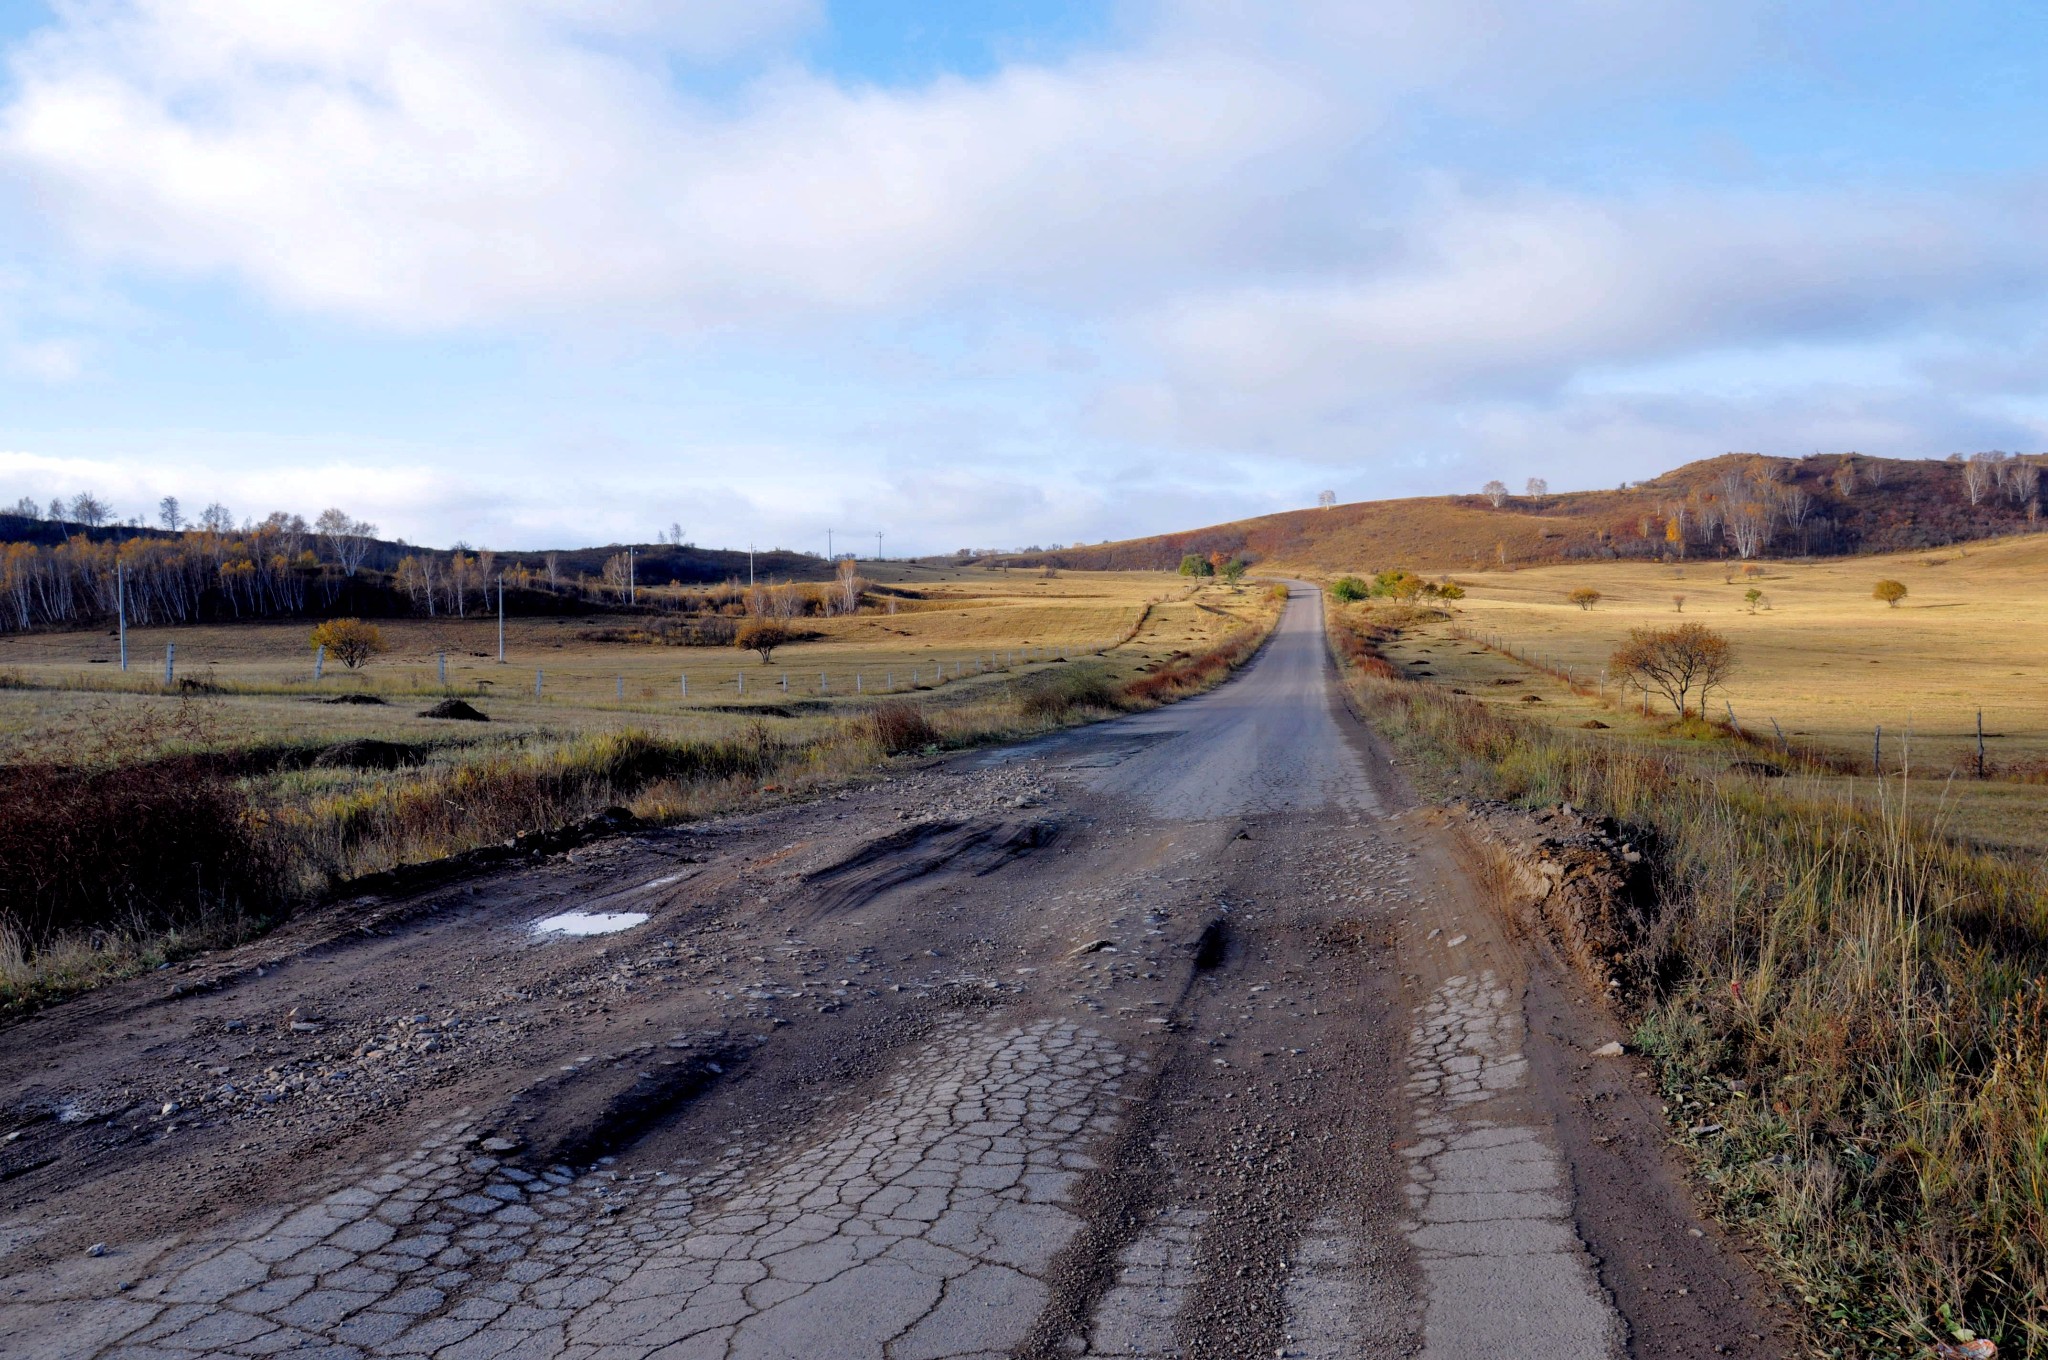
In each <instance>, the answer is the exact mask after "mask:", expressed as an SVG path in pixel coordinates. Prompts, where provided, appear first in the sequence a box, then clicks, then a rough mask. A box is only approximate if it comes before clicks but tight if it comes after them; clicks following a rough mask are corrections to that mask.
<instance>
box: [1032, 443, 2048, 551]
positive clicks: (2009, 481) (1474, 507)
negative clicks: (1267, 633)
mask: <svg viewBox="0 0 2048 1360" xmlns="http://www.w3.org/2000/svg"><path fill="white" fill-rule="evenodd" d="M2044 466H2048V455H2028V456H2025V457H2017V458H2006V457H2003V456H2002V455H1978V456H1977V457H1975V458H1973V459H1968V460H1964V459H1949V460H1940V461H1937V460H1932V459H1896V458H1867V457H1864V456H1862V455H1860V454H1817V455H1815V456H1813V457H1810V458H1767V457H1763V456H1761V455H1756V454H1727V455H1724V456H1723V457H1719V458H1709V459H1705V460H1703V461H1701V462H1697V463H1688V464H1686V465H1685V466H1684V467H1681V468H1678V469H1677V470H1675V471H1672V472H1668V473H1665V474H1664V475H1663V476H1661V477H1658V478H1656V479H1654V480H1652V481H1647V482H1636V483H1633V484H1630V485H1628V486H1626V487H1624V488H1622V489H1620V490H1616V491H1573V492H1565V493H1562V494H1558V495H1540V496H1527V495H1521V494H1514V495H1509V496H1507V497H1505V498H1504V499H1502V500H1501V503H1500V504H1498V505H1496V504H1494V500H1493V498H1489V497H1488V496H1485V495H1470V496H1419V497H1414V498H1411V499H1407V500H1394V501H1360V502H1357V503H1355V504H1351V505H1333V506H1330V507H1328V508H1327V509H1314V510H1289V511H1286V512H1283V513H1281V514H1277V515H1261V516H1259V517H1258V518H1256V519H1245V520H1237V521H1234V522H1232V523H1229V524H1216V525H1211V526H1209V527H1207V528H1203V529H1191V530H1187V531H1185V532H1182V533H1173V534H1159V535H1155V536H1153V537H1150V538H1135V539H1127V540H1125V541H1123V542H1121V543H1103V544H1097V545H1092V546H1088V547H1073V548H1066V549H1062V550H1060V551H1057V552H1040V553H1023V554H1015V555H1012V556H1009V557H1006V558H1004V559H1002V560H1004V561H1007V562H1010V563H1013V564H1016V565H1049V566H1056V567H1066V568H1072V569H1075V570H1118V569H1122V570H1148V569H1149V570H1157V569H1161V568H1172V567H1174V566H1176V565H1178V564H1179V562H1180V561H1181V559H1182V557H1184V556H1185V555H1186V554H1188V553H1199V554H1202V555H1203V556H1209V555H1211V554H1221V555H1223V556H1225V557H1243V558H1246V559H1248V560H1250V561H1252V562H1255V563H1259V564H1263V565H1267V566H1273V567H1294V568H1299V569H1301V570H1323V571H1337V570H1354V569H1358V568H1361V567H1374V566H1391V565H1400V566H1405V567H1410V568H1414V569H1416V570H1427V571H1450V570H1456V569H1460V568H1471V567H1477V566H1490V565H1496V564H1501V563H1509V564H1526V563H1536V562H1561V561H1567V560H1572V559H1584V558H1617V557H1634V558H1645V557H1660V556H1663V555H1665V554H1667V553H1669V554H1671V555H1673V556H1678V555H1683V556H1687V557H1721V556H1733V557H1759V556H1764V557H1787V556H1808V555H1811V556H1841V555H1845V554H1850V553H1876V552H1895V551H1900V550H1904V549H1914V548H1931V547H1938V546H1941V545H1943V544H1948V543H1954V542H1957V541H1960V540H1967V539H1975V538H1985V537H1990V536H1993V535H1998V534H2011V533H2017V532H2023V531H2025V530H2027V529H2028V528H2030V527H2032V526H2034V525H2036V524H2038V522H2039V520H2040V516H2041V509H2042V504H2043V502H2042V484H2043V481H2044V474H2043V468H2044Z"/></svg>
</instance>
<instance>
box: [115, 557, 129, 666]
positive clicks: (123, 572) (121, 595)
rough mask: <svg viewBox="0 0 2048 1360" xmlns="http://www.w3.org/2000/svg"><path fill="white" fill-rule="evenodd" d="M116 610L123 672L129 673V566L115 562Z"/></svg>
mask: <svg viewBox="0 0 2048 1360" xmlns="http://www.w3.org/2000/svg"><path fill="white" fill-rule="evenodd" d="M114 612H115V614H117V615H118V616H119V617H120V620H121V622H120V629H121V673H122V674H123V675H126V674H127V673H128V568H127V566H126V564H124V563H120V562H116V563H115V564H114Z"/></svg>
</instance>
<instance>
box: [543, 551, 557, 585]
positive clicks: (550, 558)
mask: <svg viewBox="0 0 2048 1360" xmlns="http://www.w3.org/2000/svg"><path fill="white" fill-rule="evenodd" d="M541 561H543V562H545V563H546V564H547V568H548V589H549V590H553V589H554V588H555V587H556V586H558V585H560V584H561V582H562V555H561V554H560V553H549V554H548V555H547V556H546V557H544V558H542V559H541Z"/></svg>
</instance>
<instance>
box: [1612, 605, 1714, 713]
mask: <svg viewBox="0 0 2048 1360" xmlns="http://www.w3.org/2000/svg"><path fill="white" fill-rule="evenodd" d="M1607 665H1608V668H1609V669H1610V670H1612V671H1613V672H1614V673H1615V674H1616V675H1620V676H1623V677H1626V678H1627V679H1630V680H1633V681H1634V682H1635V683H1636V684H1638V685H1640V686H1642V687H1643V688H1644V689H1654V690H1656V691H1657V692H1658V693H1660V694H1662V695H1663V696H1664V697H1665V698H1667V699H1669V700H1670V701H1671V706H1672V707H1673V708H1674V709H1676V710H1677V712H1678V716H1679V717H1681V718H1682V717H1684V716H1685V715H1686V713H1687V712H1688V711H1689V707H1688V705H1689V702H1690V696H1691V694H1692V692H1693V691H1694V690H1698V691H1699V696H1700V711H1701V712H1705V711H1706V707H1707V695H1708V694H1709V693H1711V692H1712V691H1713V689H1714V688H1715V687H1716V686H1717V685H1720V684H1721V683H1722V682H1723V681H1725V680H1726V679H1727V678H1728V673H1729V671H1731V670H1733V669H1734V665H1735V655H1734V649H1733V648H1731V647H1730V646H1729V645H1728V639H1727V638H1724V637H1722V636H1721V635H1720V634H1719V633H1717V632H1715V631H1714V630H1713V629H1711V628H1708V627H1707V626H1706V625H1705V624H1699V623H1681V624H1679V625H1678V626H1677V627H1675V628H1631V629H1629V631H1628V641H1626V642H1624V643H1623V644H1622V645H1621V646H1620V647H1618V648H1616V649H1615V652H1614V655H1612V656H1611V657H1609V658H1608V660H1607Z"/></svg>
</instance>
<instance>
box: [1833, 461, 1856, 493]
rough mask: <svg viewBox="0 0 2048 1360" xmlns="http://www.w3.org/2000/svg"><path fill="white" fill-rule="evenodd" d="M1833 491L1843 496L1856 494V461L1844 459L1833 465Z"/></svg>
mask: <svg viewBox="0 0 2048 1360" xmlns="http://www.w3.org/2000/svg"><path fill="white" fill-rule="evenodd" d="M1835 490H1836V491H1838V492H1840V493H1841V494H1842V495H1844V496H1853V495H1855V494H1856V460H1855V459H1854V458H1844V459H1843V460H1842V461H1841V462H1840V463H1838V464H1836V465H1835Z"/></svg>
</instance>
